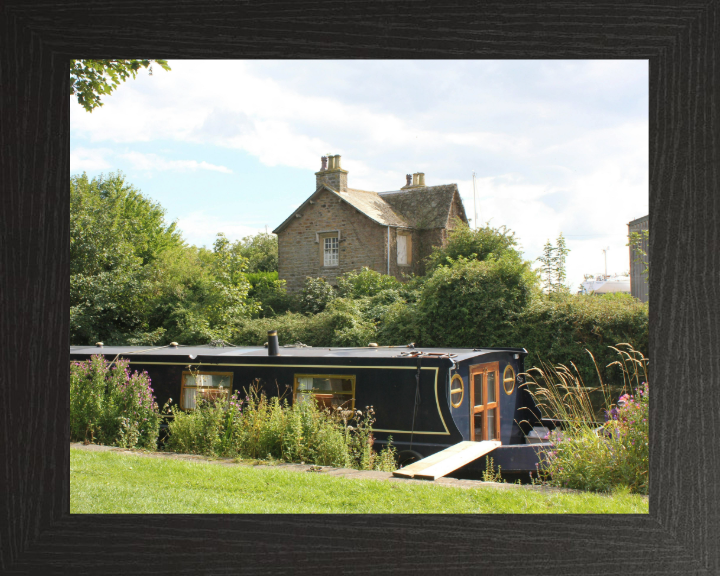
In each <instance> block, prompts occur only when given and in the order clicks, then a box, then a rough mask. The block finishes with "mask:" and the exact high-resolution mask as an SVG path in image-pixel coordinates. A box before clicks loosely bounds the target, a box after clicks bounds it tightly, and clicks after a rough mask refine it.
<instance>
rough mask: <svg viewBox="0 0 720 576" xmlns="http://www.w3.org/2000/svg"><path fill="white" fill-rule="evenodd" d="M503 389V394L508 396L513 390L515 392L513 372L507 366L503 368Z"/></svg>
mask: <svg viewBox="0 0 720 576" xmlns="http://www.w3.org/2000/svg"><path fill="white" fill-rule="evenodd" d="M503 388H504V390H505V394H507V395H508V396H510V395H511V394H512V393H513V390H515V370H513V367H512V366H510V364H508V365H507V366H505V371H504V372H503Z"/></svg>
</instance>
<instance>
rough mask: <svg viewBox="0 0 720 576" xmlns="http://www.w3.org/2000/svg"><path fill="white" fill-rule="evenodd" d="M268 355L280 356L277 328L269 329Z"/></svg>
mask: <svg viewBox="0 0 720 576" xmlns="http://www.w3.org/2000/svg"><path fill="white" fill-rule="evenodd" d="M268 356H280V345H279V344H278V337H277V330H268Z"/></svg>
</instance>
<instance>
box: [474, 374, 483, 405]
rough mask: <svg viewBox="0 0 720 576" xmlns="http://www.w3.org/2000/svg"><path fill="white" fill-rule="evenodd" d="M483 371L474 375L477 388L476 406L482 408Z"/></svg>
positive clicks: (475, 387)
mask: <svg viewBox="0 0 720 576" xmlns="http://www.w3.org/2000/svg"><path fill="white" fill-rule="evenodd" d="M482 381H483V373H482V372H478V373H477V374H475V375H474V376H473V388H474V389H475V407H476V408H482V406H483V404H485V402H483V385H482Z"/></svg>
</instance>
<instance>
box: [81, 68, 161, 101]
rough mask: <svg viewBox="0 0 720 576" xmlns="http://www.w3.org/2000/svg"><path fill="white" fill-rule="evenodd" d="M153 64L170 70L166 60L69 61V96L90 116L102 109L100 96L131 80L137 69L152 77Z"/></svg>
mask: <svg viewBox="0 0 720 576" xmlns="http://www.w3.org/2000/svg"><path fill="white" fill-rule="evenodd" d="M153 62H155V63H157V64H158V65H159V66H160V67H161V68H162V69H163V70H168V71H169V70H170V66H169V65H168V63H167V61H166V60H70V95H73V94H75V95H77V99H78V102H79V103H80V105H81V106H82V107H83V108H85V110H87V111H88V112H92V111H93V110H94V109H95V108H97V107H98V106H102V105H103V103H102V102H101V101H100V97H101V96H104V95H109V94H111V93H112V92H113V91H114V90H115V89H116V88H117V87H118V86H120V84H121V83H123V82H125V80H127V79H128V78H129V77H130V76H132V77H133V78H135V77H136V76H137V73H138V70H140V69H141V68H148V71H149V73H150V75H152V63H153Z"/></svg>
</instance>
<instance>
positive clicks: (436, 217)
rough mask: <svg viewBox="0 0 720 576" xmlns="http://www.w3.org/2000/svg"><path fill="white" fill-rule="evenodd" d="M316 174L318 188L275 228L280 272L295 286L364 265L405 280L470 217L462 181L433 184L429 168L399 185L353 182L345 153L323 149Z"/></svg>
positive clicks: (330, 279) (420, 270) (333, 280)
mask: <svg viewBox="0 0 720 576" xmlns="http://www.w3.org/2000/svg"><path fill="white" fill-rule="evenodd" d="M328 161H329V162H328ZM315 176H316V187H315V192H313V194H312V195H311V196H310V197H309V198H308V199H307V200H305V202H303V203H302V205H301V206H300V207H299V208H298V209H297V210H295V211H294V212H293V213H292V214H290V216H288V218H287V219H286V220H285V221H284V222H283V223H282V224H280V226H278V227H277V228H276V229H275V230H273V233H274V234H277V237H278V276H279V278H280V279H281V280H286V281H287V289H288V291H291V292H293V291H297V290H300V289H301V288H302V286H303V283H304V281H305V278H306V277H307V276H313V277H318V276H324V277H325V278H326V279H327V280H328V282H330V283H331V284H335V283H336V279H337V277H338V276H340V275H341V274H344V273H345V272H349V271H351V270H359V269H360V268H362V267H363V266H367V267H368V268H370V269H371V270H375V271H377V272H381V273H382V274H391V275H393V276H395V277H396V278H397V279H399V280H403V279H404V278H405V277H406V276H409V275H410V274H413V273H414V274H422V273H423V271H424V270H423V259H424V258H425V257H426V256H427V255H428V254H430V252H431V251H432V247H433V246H443V245H445V244H446V243H447V234H448V230H450V229H452V228H453V227H454V226H455V225H456V222H457V221H458V219H459V220H460V221H462V222H465V223H467V217H466V215H465V208H464V207H463V204H462V200H461V199H460V194H459V192H458V188H457V184H443V185H440V186H426V185H425V175H424V174H423V173H416V174H413V175H412V176H411V175H410V174H408V175H407V182H406V184H405V186H403V187H402V188H400V189H399V190H393V191H390V192H368V191H366V190H357V189H354V188H348V184H347V182H348V172H347V170H343V169H342V168H341V167H340V156H329V157H325V156H323V157H322V167H321V169H320V171H319V172H316V173H315Z"/></svg>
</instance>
